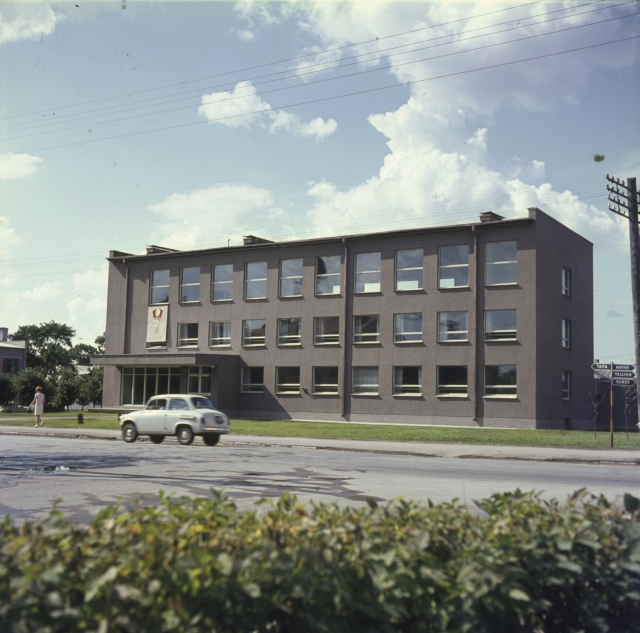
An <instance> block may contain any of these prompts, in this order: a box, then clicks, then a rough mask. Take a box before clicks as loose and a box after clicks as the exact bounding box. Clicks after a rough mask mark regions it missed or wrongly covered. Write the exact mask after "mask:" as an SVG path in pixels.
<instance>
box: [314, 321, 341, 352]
mask: <svg viewBox="0 0 640 633" xmlns="http://www.w3.org/2000/svg"><path fill="white" fill-rule="evenodd" d="M324 319H336V320H337V323H338V331H337V332H336V333H335V334H318V322H319V321H320V320H324ZM320 337H322V338H323V340H321V339H320ZM327 339H329V340H327ZM339 343H340V317H339V316H328V317H315V318H314V319H313V344H314V345H338V344H339Z"/></svg>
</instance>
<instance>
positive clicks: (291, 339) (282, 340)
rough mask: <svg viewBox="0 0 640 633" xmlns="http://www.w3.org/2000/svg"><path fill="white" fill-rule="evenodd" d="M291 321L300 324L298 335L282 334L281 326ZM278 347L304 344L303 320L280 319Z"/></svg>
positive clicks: (297, 318)
mask: <svg viewBox="0 0 640 633" xmlns="http://www.w3.org/2000/svg"><path fill="white" fill-rule="evenodd" d="M291 321H297V322H298V333H297V334H281V327H280V326H281V324H282V323H285V322H286V323H289V322H291ZM277 334H278V343H277V344H278V345H280V346H283V345H301V344H302V319H301V318H300V317H291V318H289V319H278V332H277Z"/></svg>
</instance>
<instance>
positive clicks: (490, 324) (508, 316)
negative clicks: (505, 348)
mask: <svg viewBox="0 0 640 633" xmlns="http://www.w3.org/2000/svg"><path fill="white" fill-rule="evenodd" d="M484 338H485V340H486V341H515V339H516V338H517V329H516V311H515V310H486V311H485V313H484Z"/></svg>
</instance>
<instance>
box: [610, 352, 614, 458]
mask: <svg viewBox="0 0 640 633" xmlns="http://www.w3.org/2000/svg"><path fill="white" fill-rule="evenodd" d="M609 448H613V363H611V376H610V377H609Z"/></svg>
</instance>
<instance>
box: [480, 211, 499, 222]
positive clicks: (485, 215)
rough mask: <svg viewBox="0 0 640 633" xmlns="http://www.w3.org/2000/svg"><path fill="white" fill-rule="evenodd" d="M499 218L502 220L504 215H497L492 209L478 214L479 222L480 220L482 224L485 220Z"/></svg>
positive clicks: (492, 220)
mask: <svg viewBox="0 0 640 633" xmlns="http://www.w3.org/2000/svg"><path fill="white" fill-rule="evenodd" d="M500 220H504V216H502V215H498V214H497V213H494V212H493V211H485V212H484V213H481V214H480V222H482V223H483V224H484V223H485V222H499V221H500Z"/></svg>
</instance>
